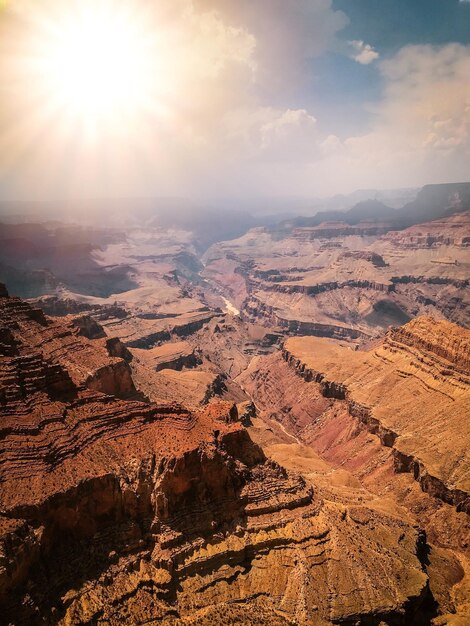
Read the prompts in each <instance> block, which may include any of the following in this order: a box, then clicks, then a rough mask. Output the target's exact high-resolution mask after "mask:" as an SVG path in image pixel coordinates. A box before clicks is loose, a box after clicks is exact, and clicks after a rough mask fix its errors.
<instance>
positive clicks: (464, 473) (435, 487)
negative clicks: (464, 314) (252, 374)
mask: <svg viewBox="0 0 470 626" xmlns="http://www.w3.org/2000/svg"><path fill="white" fill-rule="evenodd" d="M283 355H284V358H285V360H286V361H287V362H288V363H289V364H291V365H292V366H293V367H294V368H295V369H296V371H297V372H298V373H299V374H300V375H301V376H302V377H303V378H305V379H306V380H307V381H315V382H317V383H319V384H320V385H321V389H322V394H323V395H324V396H325V397H334V398H336V399H338V400H345V401H346V402H347V406H348V410H349V412H350V414H351V415H353V416H354V417H356V418H357V419H358V420H360V421H361V422H362V423H363V424H365V425H366V427H367V428H368V430H369V431H370V432H372V433H374V434H377V435H378V436H379V437H380V440H381V443H382V444H383V445H385V446H388V447H392V448H393V453H394V457H395V468H396V471H399V472H400V471H409V472H412V473H413V475H414V477H415V478H416V480H418V481H419V483H420V484H421V487H422V489H423V490H424V491H427V492H428V493H431V494H432V495H434V496H436V497H438V498H440V499H442V500H443V501H445V502H447V503H449V504H453V505H454V506H456V507H457V509H458V510H461V511H465V512H467V513H470V463H469V460H468V455H467V450H468V445H469V443H470V430H469V425H468V415H469V412H470V394H469V389H470V358H469V357H470V333H469V331H468V330H465V329H463V328H460V327H458V326H456V325H454V324H452V323H450V322H446V321H437V320H435V319H433V318H429V317H421V318H417V319H415V320H413V321H411V322H410V323H408V324H406V325H405V326H404V327H401V328H393V329H391V330H390V331H389V332H388V333H387V335H386V336H385V338H384V340H383V341H382V342H381V344H380V345H379V346H378V347H376V348H374V349H371V350H369V351H364V352H362V351H353V350H351V349H350V348H345V347H341V346H338V345H335V344H333V343H332V342H328V341H323V340H321V339H314V338H302V339H299V338H292V339H289V340H287V342H286V344H285V348H284V351H283Z"/></svg>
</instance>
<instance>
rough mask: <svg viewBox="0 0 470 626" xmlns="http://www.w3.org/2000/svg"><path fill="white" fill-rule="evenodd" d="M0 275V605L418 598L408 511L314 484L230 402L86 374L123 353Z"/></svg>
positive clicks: (146, 606)
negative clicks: (12, 293) (27, 298)
mask: <svg viewBox="0 0 470 626" xmlns="http://www.w3.org/2000/svg"><path fill="white" fill-rule="evenodd" d="M0 293H1V294H2V295H1V297H0V310H1V312H2V328H4V329H6V330H4V331H2V335H1V338H2V342H1V345H2V355H1V356H0V369H1V372H2V396H1V397H2V400H1V404H0V414H1V415H0V417H1V430H0V487H1V489H0V511H1V513H0V533H1V534H0V541H1V551H2V560H1V562H0V603H1V612H2V615H3V616H4V618H5V619H6V623H10V622H11V623H15V624H40V623H41V624H43V623H47V624H64V625H65V624H67V625H68V624H100V623H103V624H104V623H106V624H122V623H127V624H138V623H156V622H159V621H161V622H163V623H165V622H167V623H172V622H174V620H175V619H177V618H185V619H188V620H189V623H190V622H191V619H193V618H194V619H196V618H199V617H202V618H203V617H204V615H206V616H207V615H214V614H218V613H220V614H223V611H228V610H229V607H230V606H232V603H235V605H237V606H239V605H250V609H249V610H250V611H252V614H253V616H254V618H256V619H258V617H259V619H258V623H260V624H269V623H272V617H273V615H276V616H277V617H278V618H279V620H281V623H282V622H283V623H292V622H295V623H309V622H310V621H311V620H312V619H313V618H314V619H317V621H318V622H319V623H324V624H329V623H345V624H349V623H355V622H356V621H361V620H367V621H368V623H372V624H378V623H379V622H380V621H381V620H383V619H386V620H388V621H389V622H390V623H397V624H406V623H409V619H412V616H413V615H415V614H416V612H417V611H419V609H420V607H421V606H422V603H423V602H424V603H426V602H427V601H428V599H429V589H428V576H427V573H426V571H425V546H426V544H425V537H424V535H423V533H422V532H421V531H420V530H419V529H418V528H417V527H414V526H412V525H410V524H409V523H406V522H404V521H402V520H400V519H397V518H395V517H391V516H388V515H386V514H383V513H380V512H378V511H371V510H369V509H367V508H365V507H362V506H358V505H354V506H352V505H347V504H342V503H341V502H336V501H335V502H333V501H332V502H329V501H324V500H322V499H321V498H319V497H317V496H316V492H315V488H314V486H313V485H312V484H311V483H309V482H308V481H307V480H306V479H305V478H303V477H301V476H299V475H297V474H295V473H288V472H286V470H284V469H283V468H282V467H281V466H279V465H278V464H277V463H275V462H273V461H271V460H269V459H267V458H266V457H265V454H264V453H263V451H262V449H261V448H260V447H259V446H258V445H256V444H255V443H253V441H252V440H251V439H250V437H249V435H248V432H247V430H246V429H245V428H244V427H243V426H242V425H241V424H240V422H239V419H238V414H237V410H236V407H235V406H234V405H233V404H231V403H227V402H210V403H209V404H208V405H207V406H206V407H204V408H203V409H200V410H198V411H188V410H186V409H184V408H183V407H181V406H179V405H176V404H171V403H169V404H152V403H146V402H141V401H138V400H135V399H132V400H130V399H125V398H118V397H117V395H124V394H123V393H122V388H121V387H120V385H119V384H117V385H116V386H115V387H114V388H112V389H106V390H103V389H101V390H99V389H97V388H95V387H94V385H93V384H90V373H92V372H93V371H96V370H93V367H96V366H98V369H102V368H103V367H108V366H109V365H110V364H114V363H118V362H119V363H121V362H122V363H124V365H127V363H126V362H125V361H124V360H123V359H119V358H118V357H110V356H109V355H107V356H106V354H107V353H106V345H107V343H106V340H105V339H102V338H96V339H88V338H87V337H83V336H82V335H80V334H79V329H77V328H74V329H73V328H70V326H68V325H67V324H59V323H56V322H52V321H51V320H49V319H48V318H47V317H45V316H41V315H40V314H37V313H35V312H34V310H33V309H31V307H28V306H26V305H24V303H22V302H21V301H20V300H17V299H10V298H8V296H7V294H6V293H2V292H1V291H0ZM46 338H47V341H46ZM106 359H108V360H109V361H108V362H107V361H106ZM123 367H124V366H123ZM129 376H130V375H129ZM130 381H131V382H132V378H130ZM378 555H380V557H378ZM378 558H379V560H380V568H381V576H380V577H378V576H377V569H376V568H377V559H378ZM207 619H208V620H209V621H208V622H207V623H210V619H211V618H210V617H207ZM407 620H408V621H407Z"/></svg>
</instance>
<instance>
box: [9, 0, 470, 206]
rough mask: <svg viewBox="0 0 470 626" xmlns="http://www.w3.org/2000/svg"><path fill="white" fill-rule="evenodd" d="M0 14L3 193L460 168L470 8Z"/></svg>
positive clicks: (344, 180) (174, 187) (185, 188)
mask: <svg viewBox="0 0 470 626" xmlns="http://www.w3.org/2000/svg"><path fill="white" fill-rule="evenodd" d="M0 7H1V9H0V11H1V12H0V101H1V116H0V199H3V200H5V199H33V198H34V199H48V200H51V199H52V200H58V199H63V198H75V197H103V196H105V197H119V196H125V197H132V196H139V197H153V196H159V197H162V196H178V197H181V196H184V197H188V198H192V199H197V200H214V199H221V198H229V199H235V200H236V199H237V198H241V197H245V198H246V197H276V196H278V197H286V196H297V197H299V196H303V197H311V196H319V195H320V196H322V195H323V196H327V195H333V194H335V193H338V192H351V191H353V190H355V189H358V188H364V187H367V188H372V187H374V188H387V189H388V188H395V187H419V186H421V185H424V184H426V183H429V182H433V183H436V182H457V181H461V180H465V179H467V178H468V172H469V171H470V81H469V77H470V2H468V1H460V2H459V1H458V0H446V1H443V0H428V1H426V2H425V1H424V0H418V1H413V2H409V1H406V0H398V1H397V0H382V1H381V2H380V3H378V2H372V1H370V0H357V1H356V2H354V3H351V2H348V1H347V0H335V1H331V0H257V1H256V2H251V1H250V0H238V1H237V2H235V1H234V0H218V1H217V2H216V1H215V0H160V1H159V2H146V1H144V0H137V1H131V0H124V1H120V2H118V1H117V0H102V1H101V0H100V1H96V0H93V2H91V1H89V0H81V1H80V2H67V3H64V2H60V1H59V0H42V1H40V2H37V1H36V2H32V1H28V0H9V1H7V2H3V3H1V4H0Z"/></svg>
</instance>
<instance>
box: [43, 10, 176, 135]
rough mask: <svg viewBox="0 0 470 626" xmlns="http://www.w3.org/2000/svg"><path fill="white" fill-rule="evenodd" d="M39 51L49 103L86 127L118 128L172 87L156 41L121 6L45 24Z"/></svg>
mask: <svg viewBox="0 0 470 626" xmlns="http://www.w3.org/2000/svg"><path fill="white" fill-rule="evenodd" d="M37 46H38V51H37V55H36V59H37V61H36V64H35V65H36V70H37V75H38V78H39V80H40V82H41V90H42V92H43V94H44V96H45V98H48V99H49V100H50V102H52V103H53V104H54V107H55V108H56V109H61V110H62V111H65V112H66V113H67V114H68V115H69V116H71V117H72V118H78V119H82V120H84V121H87V122H95V123H96V122H103V123H106V124H111V123H116V122H119V121H120V120H121V121H122V118H123V117H124V116H127V118H128V117H129V116H133V115H137V114H138V113H139V112H140V111H143V110H144V109H145V108H149V107H150V106H153V107H155V106H156V104H158V102H157V103H156V100H158V98H159V97H161V93H163V91H164V90H165V87H166V86H167V84H165V81H166V83H168V81H169V79H168V74H167V73H165V68H164V66H163V65H162V63H161V61H162V59H161V50H158V38H157V36H156V35H155V33H154V32H152V31H150V29H148V27H147V25H146V23H145V19H144V17H143V16H142V15H139V14H132V13H129V11H128V10H125V9H124V8H123V4H119V3H117V2H108V3H104V4H103V3H101V4H100V3H94V4H91V3H88V2H85V3H83V4H82V5H81V6H80V5H78V8H77V7H76V8H75V10H70V8H69V9H68V10H67V11H64V13H63V14H61V15H59V16H55V20H54V21H51V22H50V23H49V24H47V28H46V29H44V30H43V32H42V34H41V38H40V39H39V41H38V42H37ZM168 62H169V60H168ZM159 90H160V92H161V93H160V94H159V93H157V92H158V91H159ZM160 104H161V103H160Z"/></svg>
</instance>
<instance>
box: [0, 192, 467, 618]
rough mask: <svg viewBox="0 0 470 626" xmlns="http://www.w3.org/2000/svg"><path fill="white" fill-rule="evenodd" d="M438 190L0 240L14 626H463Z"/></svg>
mask: <svg viewBox="0 0 470 626" xmlns="http://www.w3.org/2000/svg"><path fill="white" fill-rule="evenodd" d="M436 187H439V186H436ZM448 187H449V186H447V187H446V189H440V188H439V189H438V190H437V191H436V190H431V191H430V190H429V189H426V188H425V189H424V190H423V191H422V192H420V193H419V194H418V196H417V198H416V200H414V201H412V202H411V203H410V204H409V206H408V205H407V206H408V208H406V207H405V209H406V210H405V209H402V210H400V209H393V210H392V209H388V208H387V207H385V208H381V209H380V211H379V212H380V215H378V217H376V218H375V219H374V218H373V217H371V215H372V214H373V212H374V211H378V209H377V206H376V204H367V203H365V204H364V203H360V205H358V206H357V207H355V208H353V209H351V211H349V212H346V213H340V214H333V215H331V214H327V215H323V216H316V217H314V218H298V219H291V220H287V221H281V222H278V223H276V224H275V225H273V224H268V225H259V224H258V225H255V226H254V227H252V228H251V224H250V225H248V227H247V228H244V229H241V230H242V231H243V234H242V235H241V236H240V232H238V231H239V230H240V228H239V225H238V224H237V227H236V228H235V229H234V230H233V233H232V235H233V237H235V238H231V239H228V240H225V239H226V237H225V231H224V232H221V233H220V234H219V235H218V236H215V235H214V233H213V232H212V231H211V232H210V233H206V235H205V234H204V232H203V231H201V230H196V229H195V230H194V231H193V232H191V231H189V230H184V228H182V227H181V225H180V224H178V225H177V224H166V225H161V224H160V225H159V224H156V223H154V222H153V221H152V220H150V221H147V222H146V224H145V225H143V224H140V225H135V224H134V225H133V226H130V225H127V226H126V227H121V226H120V225H119V226H116V227H113V228H106V227H104V226H102V225H101V226H100V227H97V226H96V225H95V226H87V227H84V226H83V225H77V224H65V223H64V224H58V223H57V222H51V221H45V222H41V223H39V222H38V223H35V224H33V223H18V224H7V225H4V226H3V227H2V228H0V243H1V244H2V247H1V250H0V276H1V279H2V280H3V281H4V282H5V283H6V285H5V286H4V285H3V284H0V442H1V444H0V544H1V547H0V614H1V615H2V623H5V624H8V625H12V626H13V625H23V624H25V625H26V624H28V625H29V624H32V625H34V624H38V625H39V624H48V625H61V626H72V625H79V624H82V625H85V624H86V625H92V624H97V625H98V624H99V625H101V624H102V625H104V624H111V625H114V624H116V625H117V624H123V623H125V624H130V625H134V624H135V625H137V624H167V625H168V626H183V625H190V624H191V625H192V624H194V625H200V626H209V625H212V624H215V625H217V624H221V625H222V624H253V625H255V624H256V625H259V626H263V625H266V626H267V625H271V624H274V625H279V626H289V625H290V626H294V625H302V626H331V625H334V624H344V625H346V626H358V625H361V626H408V625H411V624H413V625H414V624H416V625H417V626H446V625H448V626H465V624H468V623H469V622H470V600H469V598H470V523H469V522H470V520H469V516H470V458H469V454H468V449H469V447H470V429H469V423H468V415H469V414H470V393H469V389H470V331H469V330H468V328H469V326H470V317H469V299H468V293H469V277H470V271H469V270H470V259H469V253H468V250H469V246H470V210H469V209H470V207H469V206H467V204H466V202H467V196H466V195H465V193H466V189H467V187H466V186H463V187H462V186H456V187H455V188H454V187H452V186H450V187H449V188H448ZM457 187H458V188H457ZM458 193H460V197H461V201H460V202H459V203H455V202H454V200H455V197H456V194H458ZM433 194H434V195H433ZM436 194H437V195H436ZM439 194H440V195H439ZM436 198H438V200H436V201H435V202H434V200H435V199H436ZM449 198H452V199H453V200H452V202H454V204H452V207H451V208H452V210H450V209H449V204H448V199H449ZM433 199H434V200H433ZM371 202H372V201H371ZM449 202H450V200H449ZM423 207H424V208H423ZM426 207H427V208H426ZM425 209H426V210H425ZM400 211H401V212H400ZM405 217H406V220H405ZM209 234H210V237H209Z"/></svg>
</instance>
